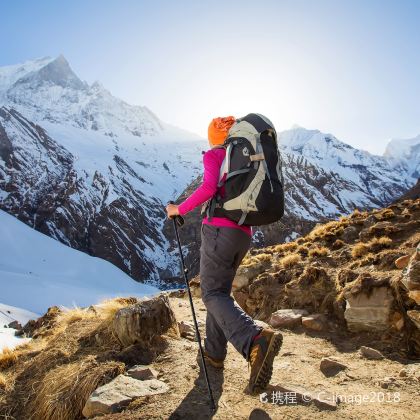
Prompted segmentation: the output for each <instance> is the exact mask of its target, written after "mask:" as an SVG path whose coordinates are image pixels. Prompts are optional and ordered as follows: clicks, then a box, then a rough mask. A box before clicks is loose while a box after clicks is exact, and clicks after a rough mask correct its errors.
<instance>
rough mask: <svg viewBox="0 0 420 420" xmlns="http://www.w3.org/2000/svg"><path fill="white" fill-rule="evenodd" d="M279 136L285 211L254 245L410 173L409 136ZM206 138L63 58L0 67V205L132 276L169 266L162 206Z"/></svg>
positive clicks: (153, 278)
mask: <svg viewBox="0 0 420 420" xmlns="http://www.w3.org/2000/svg"><path fill="white" fill-rule="evenodd" d="M251 111H252V110H251ZM279 143H280V145H281V146H280V147H281V150H282V156H283V160H284V169H283V170H284V174H285V180H286V213H287V215H286V217H285V219H284V220H283V221H282V222H281V223H279V224H274V225H272V226H269V227H265V228H263V229H262V230H261V232H260V234H259V235H258V238H259V242H260V243H261V244H264V243H265V244H268V243H273V242H278V241H282V240H287V239H289V238H292V237H295V236H296V235H298V234H300V233H303V232H305V231H306V230H308V229H309V227H310V226H312V225H313V224H314V223H316V222H317V221H320V220H324V219H328V218H335V217H337V216H338V215H340V214H345V213H348V212H350V211H352V210H353V209H354V208H355V207H359V208H372V207H377V206H383V205H385V204H387V203H389V202H390V201H392V200H394V199H395V198H397V197H398V196H400V195H401V194H402V193H403V192H404V191H406V190H407V189H408V188H409V187H410V186H411V185H413V184H414V183H415V181H416V179H415V177H416V176H418V166H416V165H418V162H419V159H418V158H417V156H418V154H416V155H415V156H416V157H415V158H413V150H414V151H415V152H416V153H418V145H417V143H415V144H414V143H413V144H411V143H410V147H409V149H407V150H406V152H405V153H403V154H401V153H399V154H398V153H396V152H395V150H399V146H398V145H396V146H395V147H391V146H392V144H390V151H389V152H387V155H386V156H384V157H380V156H373V155H371V154H369V153H367V152H363V151H361V150H357V149H354V148H353V147H351V146H349V145H347V144H345V143H343V142H341V141H339V140H337V139H336V138H335V137H334V136H332V135H330V134H324V133H321V132H319V131H317V130H306V129H304V128H299V127H297V128H293V129H291V130H287V131H285V132H282V133H279ZM206 147H207V142H206V141H205V140H204V139H201V138H199V137H198V136H196V135H193V134H191V133H188V132H186V131H183V130H181V129H178V128H175V127H172V126H169V125H168V124H165V123H164V122H162V121H161V120H159V118H158V117H157V116H156V115H154V114H153V113H152V112H151V111H150V110H149V109H148V108H147V107H143V106H133V105H129V104H127V103H125V102H124V101H122V100H120V99H118V98H116V97H114V96H113V95H112V94H111V93H110V92H108V91H107V90H106V89H105V88H104V87H102V86H101V85H100V84H99V83H97V82H95V83H93V84H91V85H89V84H88V83H86V82H84V81H82V80H81V79H80V78H79V77H78V76H77V75H76V74H75V73H74V72H73V70H72V69H71V67H70V65H69V63H68V62H67V61H66V59H65V58H64V57H62V56H60V57H58V58H42V59H38V60H33V61H29V62H27V63H24V64H21V65H15V66H8V67H3V68H0V209H3V210H5V211H7V212H8V213H10V214H12V215H15V216H16V217H18V218H19V219H20V220H21V221H23V222H25V223H27V224H28V225H30V226H31V227H34V228H35V229H37V230H39V231H41V232H43V233H45V234H47V235H49V236H51V237H53V238H55V239H57V240H59V241H61V242H62V243H64V244H66V245H69V246H71V247H73V248H76V249H78V250H81V251H84V252H86V253H88V254H90V255H94V256H97V257H101V258H104V259H106V260H108V261H110V262H112V263H113V264H115V265H117V266H118V267H119V268H121V269H122V270H124V271H125V272H126V273H128V274H129V275H130V276H132V277H133V278H135V279H136V280H139V281H146V282H150V283H153V284H157V285H159V284H161V283H160V282H162V281H163V282H165V278H167V279H168V278H170V277H172V276H173V275H175V274H176V271H178V268H179V267H178V259H177V254H176V250H175V253H173V251H174V250H173V237H172V228H171V227H170V226H168V224H167V223H165V212H164V207H165V204H166V203H167V202H168V201H169V200H171V199H175V198H176V197H179V196H180V195H181V194H182V192H183V191H185V190H186V189H187V190H188V189H189V188H188V186H190V185H195V184H196V183H197V177H198V176H199V174H200V173H201V170H202V165H201V153H200V152H201V150H203V149H205V148H206ZM416 147H417V149H416ZM394 149H395V150H394ZM412 168H414V170H413V169H412ZM193 181H194V182H195V184H191V183H192V182H193ZM194 232H195V233H194ZM191 233H193V234H192V235H191V238H190V239H191V241H188V238H187V236H188V235H187V231H186V229H184V232H183V235H184V239H186V242H187V243H188V242H189V243H190V245H188V244H187V246H186V248H187V249H188V250H189V252H190V253H189V255H188V259H190V260H191V259H192V258H194V259H196V254H197V252H198V248H199V247H198V246H197V240H199V234H198V233H197V232H196V229H195V228H194V229H192V228H191ZM162 279H163V280H162ZM161 285H162V284H161Z"/></svg>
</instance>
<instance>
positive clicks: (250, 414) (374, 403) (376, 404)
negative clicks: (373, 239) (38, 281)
mask: <svg viewBox="0 0 420 420" xmlns="http://www.w3.org/2000/svg"><path fill="white" fill-rule="evenodd" d="M171 301H172V302H171V303H172V307H173V309H174V312H175V314H176V318H177V319H178V320H184V321H188V322H190V323H191V325H192V317H191V314H190V308H189V303H188V300H187V299H186V298H184V299H180V298H172V299H171ZM194 305H195V307H196V309H197V315H198V319H199V320H201V321H202V323H203V324H204V320H205V314H206V312H205V308H204V305H203V304H202V303H201V301H200V300H199V299H195V300H194ZM282 333H283V335H284V342H283V347H282V349H281V351H280V354H279V356H278V357H277V358H276V359H275V363H274V372H273V377H272V380H271V385H270V387H269V388H268V389H267V390H266V391H265V392H266V395H265V394H259V395H249V394H248V393H247V392H246V387H247V381H248V374H249V371H248V368H247V362H246V361H245V360H244V359H243V358H242V356H241V355H240V354H239V353H238V352H237V351H236V350H235V349H234V348H233V347H232V346H231V345H230V344H229V348H228V356H227V359H226V365H225V368H224V369H223V370H218V369H215V368H213V367H211V366H210V367H209V368H208V369H209V375H210V380H211V384H212V387H213V392H214V394H215V398H216V401H217V406H218V409H217V412H216V413H215V414H214V416H212V415H211V412H210V410H209V405H208V397H207V388H206V384H205V379H204V376H203V373H202V370H201V363H199V360H198V358H197V356H198V345H197V343H196V342H193V341H190V339H186V338H180V339H179V340H172V341H171V342H170V344H169V347H168V348H167V349H166V350H165V352H164V353H163V354H162V355H161V356H160V357H158V359H157V360H156V361H155V362H154V363H153V364H152V366H153V368H154V369H156V370H157V371H158V372H160V374H159V379H160V380H163V381H164V382H165V383H167V384H168V385H169V386H170V390H169V391H168V392H167V393H165V394H163V395H161V394H160V395H153V396H148V397H144V398H141V399H137V400H135V401H133V403H132V404H131V405H129V406H128V407H127V409H126V410H125V411H124V412H123V413H120V414H112V415H108V416H105V417H101V419H108V418H109V419H139V418H141V419H156V418H162V419H166V418H170V419H209V418H214V419H314V418H317V419H335V418H346V419H361V418H367V419H386V418H393V419H406V418H407V417H409V416H410V417H412V415H413V414H415V413H416V412H417V413H418V412H419V410H420V402H419V400H418V398H419V387H420V365H419V363H416V362H413V361H410V360H404V359H395V360H392V359H391V358H384V359H382V360H369V359H367V358H365V357H364V356H362V355H361V353H360V350H359V347H360V343H358V342H354V341H349V340H348V338H346V336H345V335H343V336H339V335H337V334H315V333H310V334H308V333H307V332H305V331H303V329H302V330H300V331H290V330H283V331H282ZM202 335H203V336H204V330H203V331H202ZM323 358H334V359H336V360H337V361H340V362H341V363H342V364H344V365H345V366H346V368H345V369H344V370H342V371H340V372H339V373H338V374H336V375H334V376H331V377H328V376H325V375H324V374H323V373H322V372H321V370H320V363H321V360H322V359H323ZM300 395H301V396H300ZM273 397H274V398H273ZM317 398H319V399H320V400H321V401H314V400H315V399H317ZM340 398H341V399H342V401H341V402H338V400H339V399H340ZM299 399H301V400H303V401H299ZM360 399H364V401H361V402H360ZM265 401H266V402H265Z"/></svg>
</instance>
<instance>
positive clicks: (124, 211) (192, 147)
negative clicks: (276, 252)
mask: <svg viewBox="0 0 420 420" xmlns="http://www.w3.org/2000/svg"><path fill="white" fill-rule="evenodd" d="M204 145H205V141H204V140H203V139H201V138H199V137H198V136H196V135H193V134H191V133H188V132H186V131H183V130H180V129H178V128H175V127H172V126H169V125H167V124H165V123H163V122H162V121H160V120H159V119H158V118H157V117H156V116H155V115H154V114H153V113H152V112H151V111H149V110H148V109H147V108H146V107H140V106H131V105H128V104H127V103H125V102H123V101H121V100H119V99H117V98H115V97H113V96H112V95H111V94H110V93H109V92H108V91H106V90H105V89H104V88H102V87H101V86H100V85H99V84H98V83H94V84H92V85H88V84H87V83H86V82H82V81H81V80H80V79H79V78H78V77H77V76H76V75H75V74H74V72H73V71H72V70H71V68H70V66H69V64H68V63H67V61H66V60H65V59H64V57H62V56H60V57H58V58H56V59H50V58H45V59H40V60H35V61H32V62H27V63H25V64H23V65H18V66H11V67H6V68H0V209H3V210H5V211H7V212H9V213H10V214H13V215H15V216H17V217H18V218H19V219H20V220H22V221H24V222H25V223H27V224H29V225H30V226H32V227H34V228H35V229H37V230H39V231H41V232H43V233H45V234H47V235H49V236H51V237H53V238H55V239H58V240H59V241H61V242H63V243H64V244H66V245H69V246H71V247H73V248H76V249H79V250H81V251H84V252H87V253H88V254H91V255H94V256H98V257H101V258H104V259H106V260H108V261H110V262H112V263H114V264H115V265H117V266H118V267H119V268H121V269H122V270H124V271H125V272H127V273H128V274H129V275H131V276H132V277H134V278H135V279H137V280H139V281H149V282H152V283H153V282H154V283H158V282H159V279H160V275H159V273H160V272H161V270H166V269H167V268H168V267H169V268H170V267H173V266H175V264H176V260H175V258H174V257H173V256H171V255H170V254H169V253H168V252H167V248H168V241H167V239H166V238H165V236H164V235H163V233H162V228H161V227H162V224H163V221H164V218H165V212H164V206H165V204H166V203H167V202H168V201H169V200H170V199H173V198H175V197H176V196H178V195H179V194H180V193H181V192H182V190H183V189H184V188H185V185H187V184H188V183H189V182H191V181H192V180H193V179H194V178H195V177H196V176H197V175H198V173H199V171H200V169H201V168H200V166H201V164H200V160H201V153H200V151H201V150H202V148H203V147H204Z"/></svg>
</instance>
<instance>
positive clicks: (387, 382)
mask: <svg viewBox="0 0 420 420" xmlns="http://www.w3.org/2000/svg"><path fill="white" fill-rule="evenodd" d="M379 385H380V386H381V388H384V389H388V388H389V387H390V386H392V385H396V380H395V378H393V377H392V376H387V377H385V378H384V379H382V381H380V382H379Z"/></svg>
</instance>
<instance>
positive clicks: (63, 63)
mask: <svg viewBox="0 0 420 420" xmlns="http://www.w3.org/2000/svg"><path fill="white" fill-rule="evenodd" d="M44 82H47V83H51V84H54V85H58V86H62V87H72V88H74V89H83V88H85V87H86V84H85V83H83V82H82V81H81V80H80V79H79V78H78V77H77V75H76V74H75V73H74V72H73V70H72V68H71V67H70V64H69V62H68V61H67V60H66V58H65V57H64V56H63V55H62V54H60V55H59V56H58V57H57V58H55V59H53V60H51V61H49V62H48V61H47V63H46V65H44V66H42V67H41V68H40V69H37V70H35V71H33V72H30V73H29V74H27V75H26V76H25V77H23V78H21V79H19V80H18V81H17V82H16V83H18V84H22V83H30V84H34V85H35V86H39V85H41V84H43V83H44Z"/></svg>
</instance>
